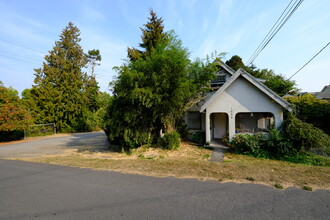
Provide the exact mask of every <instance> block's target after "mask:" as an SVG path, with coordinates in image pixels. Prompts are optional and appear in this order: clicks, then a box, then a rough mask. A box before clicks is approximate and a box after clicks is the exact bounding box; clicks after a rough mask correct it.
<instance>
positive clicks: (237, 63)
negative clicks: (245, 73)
mask: <svg viewBox="0 0 330 220" xmlns="http://www.w3.org/2000/svg"><path fill="white" fill-rule="evenodd" d="M226 64H227V65H228V66H230V67H231V68H232V69H233V70H235V71H237V70H238V69H239V68H243V69H245V65H244V63H243V61H242V58H241V57H239V56H237V55H234V56H232V57H231V58H230V59H229V60H227V61H226Z"/></svg>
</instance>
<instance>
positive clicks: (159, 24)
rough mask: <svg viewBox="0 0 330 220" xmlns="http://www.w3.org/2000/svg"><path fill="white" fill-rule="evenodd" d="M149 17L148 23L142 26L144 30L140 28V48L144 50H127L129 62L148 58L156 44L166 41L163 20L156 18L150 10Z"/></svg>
mask: <svg viewBox="0 0 330 220" xmlns="http://www.w3.org/2000/svg"><path fill="white" fill-rule="evenodd" d="M150 16H151V17H150V18H148V22H147V23H146V24H144V28H140V29H141V31H142V36H141V38H142V43H140V47H141V48H143V49H144V50H138V49H136V48H134V47H133V48H128V49H127V53H128V58H129V59H130V60H131V61H134V60H137V59H138V58H139V57H143V56H149V55H150V52H151V50H152V49H153V48H155V47H156V45H157V44H158V43H161V42H163V41H165V40H166V39H167V37H166V36H167V34H166V32H164V25H163V19H162V18H158V17H157V15H156V13H155V12H154V11H153V10H152V9H150Z"/></svg>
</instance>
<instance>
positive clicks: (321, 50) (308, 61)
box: [288, 41, 330, 80]
mask: <svg viewBox="0 0 330 220" xmlns="http://www.w3.org/2000/svg"><path fill="white" fill-rule="evenodd" d="M329 44H330V41H329V42H328V43H327V44H326V45H325V46H324V47H323V48H322V49H321V50H320V51H319V52H318V53H317V54H315V55H314V56H313V57H312V59H310V60H309V61H308V62H307V63H305V65H303V66H302V67H301V68H300V69H299V70H298V71H297V72H295V73H294V74H292V76H290V78H289V79H288V80H290V79H291V78H292V77H293V76H294V75H296V74H297V73H299V72H300V70H302V69H303V68H304V67H305V66H307V65H308V64H309V63H310V62H311V61H312V60H313V59H314V58H315V57H317V55H319V54H320V53H321V52H322V51H323V50H324V49H325V48H326V47H327V46H329Z"/></svg>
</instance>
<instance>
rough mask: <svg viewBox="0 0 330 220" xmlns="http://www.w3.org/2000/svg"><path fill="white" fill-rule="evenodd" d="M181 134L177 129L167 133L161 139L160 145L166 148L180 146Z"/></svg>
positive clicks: (170, 148)
mask: <svg viewBox="0 0 330 220" xmlns="http://www.w3.org/2000/svg"><path fill="white" fill-rule="evenodd" d="M180 143H181V138H180V134H179V133H178V132H176V131H172V132H168V133H165V134H164V136H163V137H162V138H161V139H160V140H159V145H160V146H161V147H163V148H165V149H169V150H173V149H178V148H179V147H180Z"/></svg>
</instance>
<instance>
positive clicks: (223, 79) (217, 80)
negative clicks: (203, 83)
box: [211, 75, 226, 87]
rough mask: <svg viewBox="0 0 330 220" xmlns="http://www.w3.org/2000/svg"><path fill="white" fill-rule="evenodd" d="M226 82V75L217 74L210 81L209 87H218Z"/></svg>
mask: <svg viewBox="0 0 330 220" xmlns="http://www.w3.org/2000/svg"><path fill="white" fill-rule="evenodd" d="M225 82H226V75H218V76H217V77H216V78H215V79H214V80H212V82H211V87H219V86H222V85H223V84H224V83H225Z"/></svg>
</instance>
